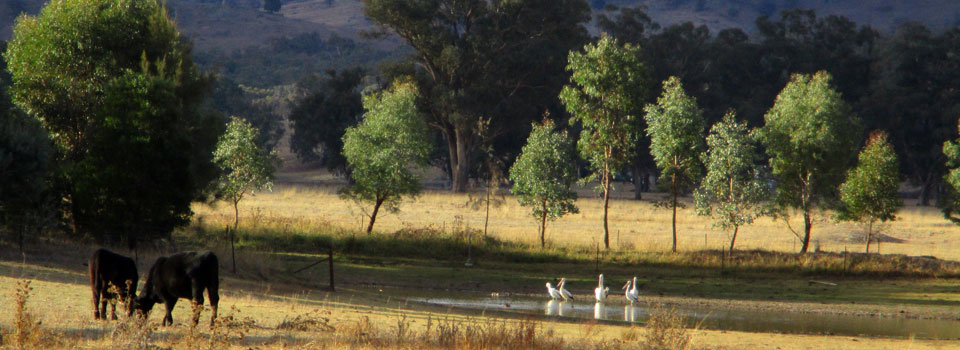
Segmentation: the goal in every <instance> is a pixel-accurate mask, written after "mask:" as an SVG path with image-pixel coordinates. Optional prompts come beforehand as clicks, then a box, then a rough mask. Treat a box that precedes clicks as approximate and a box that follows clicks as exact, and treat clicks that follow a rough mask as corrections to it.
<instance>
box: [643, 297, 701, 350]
mask: <svg viewBox="0 0 960 350" xmlns="http://www.w3.org/2000/svg"><path fill="white" fill-rule="evenodd" d="M690 339H691V336H690V334H688V333H687V329H686V328H685V327H684V325H683V316H681V315H680V313H678V312H677V310H676V309H673V308H670V309H664V308H663V307H661V306H657V307H654V309H653V310H652V312H651V313H650V319H648V320H647V325H646V332H645V333H644V335H643V343H642V344H641V347H642V348H643V349H644V350H686V349H689V348H690Z"/></svg>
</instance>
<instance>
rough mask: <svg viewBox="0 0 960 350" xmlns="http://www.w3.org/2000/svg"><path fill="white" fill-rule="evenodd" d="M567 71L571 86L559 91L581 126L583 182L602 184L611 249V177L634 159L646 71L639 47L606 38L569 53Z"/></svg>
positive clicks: (605, 238) (606, 234)
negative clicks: (588, 170)
mask: <svg viewBox="0 0 960 350" xmlns="http://www.w3.org/2000/svg"><path fill="white" fill-rule="evenodd" d="M568 61H569V64H568V65H567V70H569V71H571V72H572V75H571V76H570V84H568V85H566V86H564V87H563V90H562V91H561V92H560V101H562V102H563V103H564V105H566V108H567V111H568V112H570V114H571V115H572V117H571V122H572V123H579V124H580V125H581V126H582V127H583V131H582V132H581V133H580V140H579V141H578V142H577V148H578V149H579V151H580V155H581V156H583V158H585V159H587V160H589V161H590V167H591V174H590V175H589V176H588V177H586V178H584V179H583V181H584V182H586V181H598V182H599V183H600V184H599V186H598V190H599V191H600V193H601V194H602V195H603V245H604V247H606V248H607V249H609V248H610V229H609V226H608V225H607V212H608V211H609V207H610V190H611V181H612V179H613V174H614V173H615V172H617V171H619V170H620V169H621V168H623V166H624V165H626V163H627V162H628V161H629V160H630V159H631V156H632V154H633V148H634V145H636V143H637V142H636V141H637V139H638V137H640V133H642V132H643V130H642V122H643V120H642V117H641V115H640V114H641V113H642V105H641V104H642V103H643V101H644V99H645V98H646V96H647V92H648V89H649V88H648V84H649V82H648V81H649V80H648V78H647V75H648V73H647V69H646V67H645V66H644V65H643V63H642V62H641V61H640V48H639V47H636V46H633V45H630V44H627V45H625V46H621V45H620V44H618V43H617V40H616V39H613V38H611V37H608V36H604V37H602V38H601V39H600V41H598V42H597V43H595V44H587V45H586V46H584V47H583V52H579V51H571V52H570V56H569V58H568Z"/></svg>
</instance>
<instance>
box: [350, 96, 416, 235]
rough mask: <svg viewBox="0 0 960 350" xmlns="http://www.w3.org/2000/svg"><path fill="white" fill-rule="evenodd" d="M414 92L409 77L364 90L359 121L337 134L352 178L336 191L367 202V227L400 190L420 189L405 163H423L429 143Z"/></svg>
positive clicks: (389, 206) (397, 198) (392, 204)
mask: <svg viewBox="0 0 960 350" xmlns="http://www.w3.org/2000/svg"><path fill="white" fill-rule="evenodd" d="M417 94H418V92H417V87H416V86H415V85H413V83H412V82H410V81H397V82H395V83H394V84H393V85H392V86H391V87H390V89H388V90H386V91H383V92H377V93H373V94H371V95H368V96H365V97H364V98H363V108H364V109H365V110H366V113H364V115H363V121H362V122H361V123H360V124H359V125H357V126H354V127H350V128H347V131H346V134H344V135H343V155H344V157H345V158H346V159H347V164H349V166H350V167H351V168H352V169H353V171H352V172H351V173H350V176H351V177H352V178H353V180H354V183H353V184H352V185H351V186H349V187H347V188H345V189H344V190H343V192H342V195H343V196H344V197H347V198H351V199H353V200H355V201H357V202H360V203H372V204H373V211H372V212H371V214H370V224H369V225H367V233H370V232H371V231H372V230H373V224H374V223H375V222H376V220H377V214H378V213H379V211H380V207H381V206H384V205H385V206H386V209H388V210H390V211H396V210H397V209H399V207H398V206H399V204H400V200H401V199H403V197H404V196H416V195H418V194H419V193H420V187H421V184H420V180H421V179H420V176H419V175H418V174H417V173H415V172H414V171H412V169H411V167H414V168H420V169H422V168H423V167H426V166H427V164H429V161H430V148H431V143H430V138H429V134H428V133H427V126H426V122H425V120H424V116H423V114H421V113H420V112H419V111H418V110H417V108H416V99H417Z"/></svg>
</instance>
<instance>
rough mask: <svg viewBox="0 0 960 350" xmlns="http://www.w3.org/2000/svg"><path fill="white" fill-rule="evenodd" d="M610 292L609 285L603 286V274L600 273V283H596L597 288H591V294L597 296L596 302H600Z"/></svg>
mask: <svg viewBox="0 0 960 350" xmlns="http://www.w3.org/2000/svg"><path fill="white" fill-rule="evenodd" d="M608 293H610V287H604V286H603V274H602V273H601V274H600V283H597V288H594V289H593V295H594V296H595V297H596V298H597V302H598V303H602V302H603V301H604V300H606V299H607V294H608Z"/></svg>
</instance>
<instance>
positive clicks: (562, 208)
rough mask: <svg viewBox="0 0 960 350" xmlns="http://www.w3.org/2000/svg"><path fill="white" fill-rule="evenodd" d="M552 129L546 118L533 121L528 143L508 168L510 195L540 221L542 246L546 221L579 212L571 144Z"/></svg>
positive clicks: (544, 239)
mask: <svg viewBox="0 0 960 350" xmlns="http://www.w3.org/2000/svg"><path fill="white" fill-rule="evenodd" d="M553 129H554V124H553V121H551V120H549V119H544V121H543V122H542V123H541V124H539V125H537V124H536V123H534V124H533V131H531V132H530V137H529V138H528V139H527V144H526V145H525V146H523V150H522V152H521V153H520V156H519V157H517V161H516V162H515V163H513V167H511V168H510V180H511V181H513V189H512V192H513V194H514V195H515V196H517V201H519V202H520V205H522V206H525V207H530V209H531V214H532V215H533V217H534V218H537V219H538V220H539V221H540V247H541V248H543V247H544V246H545V245H546V229H547V220H551V221H552V220H556V219H557V218H559V217H561V216H563V215H565V214H568V213H577V212H579V209H578V208H577V206H576V204H574V202H575V201H576V200H577V193H576V192H574V191H572V190H570V186H571V185H573V183H574V182H576V181H577V166H576V162H575V161H574V159H575V157H576V153H575V150H574V146H573V143H572V142H571V141H570V139H569V138H567V132H566V131H560V132H555V131H554V130H553Z"/></svg>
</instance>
